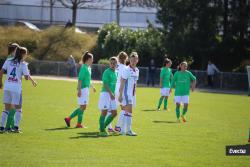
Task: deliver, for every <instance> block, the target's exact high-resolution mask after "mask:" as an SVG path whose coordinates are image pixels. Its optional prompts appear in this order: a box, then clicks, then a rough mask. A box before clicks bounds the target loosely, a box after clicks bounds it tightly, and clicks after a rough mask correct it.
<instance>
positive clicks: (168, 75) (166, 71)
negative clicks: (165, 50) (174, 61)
mask: <svg viewBox="0 0 250 167" xmlns="http://www.w3.org/2000/svg"><path fill="white" fill-rule="evenodd" d="M172 77H173V74H172V70H171V69H170V68H167V67H163V68H162V69H161V73H160V78H161V79H162V88H170V85H171V79H172Z"/></svg>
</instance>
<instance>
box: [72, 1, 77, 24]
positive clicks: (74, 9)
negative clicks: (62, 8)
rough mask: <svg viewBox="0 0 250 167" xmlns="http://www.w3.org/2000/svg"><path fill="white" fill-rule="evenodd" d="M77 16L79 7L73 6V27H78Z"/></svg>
mask: <svg viewBox="0 0 250 167" xmlns="http://www.w3.org/2000/svg"><path fill="white" fill-rule="evenodd" d="M76 15H77V5H76V4H73V6H72V24H73V26H75V25H76Z"/></svg>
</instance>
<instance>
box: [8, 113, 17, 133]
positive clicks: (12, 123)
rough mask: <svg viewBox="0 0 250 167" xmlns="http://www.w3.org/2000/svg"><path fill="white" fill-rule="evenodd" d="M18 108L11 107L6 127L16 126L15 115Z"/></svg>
mask: <svg viewBox="0 0 250 167" xmlns="http://www.w3.org/2000/svg"><path fill="white" fill-rule="evenodd" d="M15 113H16V110H15V109H11V110H10V111H9V115H8V118H7V123H6V128H7V129H8V128H14V116H15Z"/></svg>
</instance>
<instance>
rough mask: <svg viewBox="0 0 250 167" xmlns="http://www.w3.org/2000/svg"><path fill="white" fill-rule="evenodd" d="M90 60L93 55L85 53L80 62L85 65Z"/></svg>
mask: <svg viewBox="0 0 250 167" xmlns="http://www.w3.org/2000/svg"><path fill="white" fill-rule="evenodd" d="M90 58H93V54H91V53H89V51H86V52H85V53H84V54H83V56H82V62H83V63H86V61H88V60H89V59H90Z"/></svg>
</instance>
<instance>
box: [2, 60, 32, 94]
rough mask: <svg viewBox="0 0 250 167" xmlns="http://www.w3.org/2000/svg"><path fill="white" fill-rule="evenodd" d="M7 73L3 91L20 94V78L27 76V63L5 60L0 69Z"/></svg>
mask: <svg viewBox="0 0 250 167" xmlns="http://www.w3.org/2000/svg"><path fill="white" fill-rule="evenodd" d="M2 69H3V70H5V71H7V75H6V80H5V83H4V88H3V89H4V90H8V91H12V92H17V93H21V92H22V76H23V75H29V69H28V63H26V62H21V63H18V62H16V61H13V60H12V59H7V60H6V61H5V62H4V65H3V67H2Z"/></svg>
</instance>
